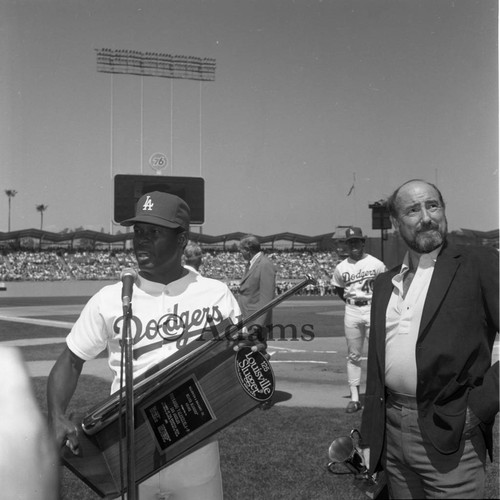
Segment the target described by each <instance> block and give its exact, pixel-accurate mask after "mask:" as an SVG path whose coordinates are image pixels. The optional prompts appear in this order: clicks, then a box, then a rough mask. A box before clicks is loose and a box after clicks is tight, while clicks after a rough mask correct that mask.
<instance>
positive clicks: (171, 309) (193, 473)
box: [47, 192, 241, 500]
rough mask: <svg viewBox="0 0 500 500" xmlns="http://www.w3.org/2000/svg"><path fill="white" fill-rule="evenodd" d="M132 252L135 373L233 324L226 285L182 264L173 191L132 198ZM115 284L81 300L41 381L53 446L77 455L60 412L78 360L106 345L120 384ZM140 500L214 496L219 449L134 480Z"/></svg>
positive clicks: (185, 216)
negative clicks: (44, 384)
mask: <svg viewBox="0 0 500 500" xmlns="http://www.w3.org/2000/svg"><path fill="white" fill-rule="evenodd" d="M122 225H134V251H135V255H136V258H137V262H138V265H139V276H138V277H137V279H136V280H135V283H134V286H133V293H132V318H131V322H130V324H131V335H132V337H133V358H134V360H133V372H134V378H135V377H137V376H139V375H141V374H144V373H146V372H147V371H148V370H149V369H150V368H153V367H155V366H157V365H158V363H159V362H160V361H162V360H164V359H166V358H168V357H169V356H171V355H172V354H173V353H175V352H177V351H178V350H179V349H182V348H183V347H184V346H185V345H187V344H188V343H189V342H192V341H193V340H195V339H196V338H200V336H201V335H206V331H207V330H205V333H203V329H204V328H205V327H206V326H207V325H209V324H212V325H217V324H219V323H220V322H221V321H223V320H224V319H226V318H230V319H231V320H232V321H233V322H237V321H238V320H239V318H240V315H241V314H240V309H239V306H238V303H237V301H236V299H235V298H234V296H233V294H232V293H231V292H230V290H229V288H228V287H227V286H226V285H225V284H224V283H222V282H220V281H217V280H214V279H210V278H206V277H203V276H202V275H200V274H199V273H197V272H196V271H194V270H190V269H187V268H185V267H183V266H182V264H181V262H182V254H183V250H184V248H185V246H186V243H187V238H188V230H189V207H188V205H187V204H186V203H185V202H184V201H183V200H181V199H180V198H178V197H177V196H174V195H171V194H167V193H161V192H152V193H148V194H146V195H144V196H143V197H142V198H140V199H139V201H138V203H137V209H136V216H135V217H133V218H132V219H129V220H127V221H124V222H122ZM121 293H122V284H121V283H115V284H112V285H109V286H105V287H104V288H102V289H101V290H100V291H99V292H97V293H96V294H95V295H94V296H93V297H92V298H91V299H90V300H89V302H88V303H87V304H86V306H85V308H84V309H83V311H82V313H81V315H80V317H79V319H78V320H77V322H76V323H75V325H74V326H73V328H72V330H71V332H70V333H69V335H68V337H67V340H66V344H67V345H66V348H65V351H64V352H63V353H62V354H61V356H60V358H59V359H58V360H57V362H56V364H55V366H54V367H53V369H52V371H51V373H50V376H49V381H48V387H47V398H48V410H49V422H50V424H51V426H52V429H53V431H54V434H55V436H56V440H57V442H58V444H61V445H64V444H66V446H68V447H69V448H70V449H71V450H72V451H73V452H74V453H78V442H77V437H76V433H75V424H74V423H73V422H71V420H70V419H69V418H68V417H66V416H65V411H66V407H67V405H68V403H69V401H70V399H71V397H72V395H73V393H74V390H75V388H76V384H77V381H78V378H79V375H80V372H81V369H82V365H83V363H84V362H85V361H87V360H89V359H92V358H95V357H96V356H97V355H98V354H99V353H100V352H101V351H103V350H104V349H107V350H108V354H109V367H110V369H111V371H112V373H113V382H112V386H111V392H112V393H113V392H115V391H117V390H118V389H119V387H120V371H121V369H120V368H121V345H120V344H121V338H122V323H123V308H122V307H123V306H122V300H121ZM138 494H139V495H138V496H139V498H140V499H141V500H150V499H151V500H152V499H155V500H157V499H166V498H175V499H176V500H220V499H221V498H222V481H221V473H220V464H219V448H218V442H217V440H215V439H213V440H212V441H210V442H209V443H208V444H206V445H205V446H203V447H202V448H200V449H198V450H196V451H194V452H193V453H191V454H189V455H187V456H186V457H184V458H182V459H180V460H178V461H177V462H175V463H174V464H172V465H170V466H168V467H166V468H164V469H162V470H160V471H159V472H158V473H157V474H155V475H153V476H152V477H150V478H148V479H147V480H145V481H144V482H142V483H141V484H140V485H139V488H138Z"/></svg>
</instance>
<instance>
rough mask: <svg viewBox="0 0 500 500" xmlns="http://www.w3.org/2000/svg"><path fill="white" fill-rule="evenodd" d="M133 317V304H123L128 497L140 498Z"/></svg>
mask: <svg viewBox="0 0 500 500" xmlns="http://www.w3.org/2000/svg"><path fill="white" fill-rule="evenodd" d="M131 317H132V304H131V303H129V304H128V305H124V306H123V345H124V348H125V399H126V406H125V408H126V410H125V417H126V427H125V428H126V435H127V448H126V450H127V498H128V500H136V499H137V498H138V495H137V493H138V491H137V485H136V484H135V435H134V434H135V424H134V381H133V365H132V363H133V355H132V335H131V332H130V318H131Z"/></svg>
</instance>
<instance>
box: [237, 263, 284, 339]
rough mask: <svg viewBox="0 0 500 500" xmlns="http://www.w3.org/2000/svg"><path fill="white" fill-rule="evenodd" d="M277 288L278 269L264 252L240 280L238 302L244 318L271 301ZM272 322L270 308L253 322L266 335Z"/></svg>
mask: <svg viewBox="0 0 500 500" xmlns="http://www.w3.org/2000/svg"><path fill="white" fill-rule="evenodd" d="M275 290H276V269H275V267H274V265H273V264H272V263H271V261H270V260H269V259H268V258H267V257H266V256H265V255H264V254H262V255H260V257H259V258H258V259H257V260H256V261H255V263H254V265H253V266H252V267H251V268H250V269H249V270H248V271H247V272H246V273H245V274H244V275H243V277H242V278H241V281H240V290H239V295H238V303H239V305H240V309H241V313H242V316H243V319H246V318H247V317H248V316H249V315H250V314H252V313H254V312H255V311H257V310H259V309H260V308H261V307H263V306H265V305H266V304H267V303H268V302H270V301H271V300H272V299H273V298H274V296H275ZM271 323H272V310H269V311H268V312H267V314H265V315H264V316H261V317H260V318H257V319H256V320H255V321H254V322H253V323H252V324H255V325H258V326H260V327H261V328H262V333H263V335H265V334H266V333H267V326H268V325H270V324H271ZM249 326H251V325H249Z"/></svg>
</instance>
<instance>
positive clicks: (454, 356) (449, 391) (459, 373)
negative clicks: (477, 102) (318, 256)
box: [361, 179, 499, 498]
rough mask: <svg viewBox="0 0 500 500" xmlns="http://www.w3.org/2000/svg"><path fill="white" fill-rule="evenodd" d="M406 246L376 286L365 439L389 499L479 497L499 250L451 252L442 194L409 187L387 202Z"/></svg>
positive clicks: (489, 422) (491, 398)
mask: <svg viewBox="0 0 500 500" xmlns="http://www.w3.org/2000/svg"><path fill="white" fill-rule="evenodd" d="M387 206H388V209H389V213H390V216H391V221H392V223H393V225H394V227H395V228H396V230H397V231H398V232H399V235H400V236H401V237H402V239H403V240H404V241H405V243H406V245H407V246H408V252H407V253H406V255H405V257H404V259H403V264H402V265H399V266H397V267H396V268H394V269H392V270H390V271H388V272H387V273H384V274H381V275H380V276H379V277H378V278H377V279H376V280H375V284H374V290H373V298H372V308H371V328H372V332H371V335H370V341H369V348H368V366H367V387H366V396H365V407H364V411H363V415H362V423H361V435H362V442H361V447H362V448H363V455H364V458H365V462H367V465H368V467H369V469H370V472H372V473H373V472H376V471H378V470H381V469H385V472H386V477H387V484H388V488H389V495H390V497H391V498H484V485H485V463H486V451H488V452H489V454H490V459H491V458H492V428H493V424H494V421H495V416H496V414H497V413H498V406H499V393H498V361H497V362H496V363H494V364H492V350H493V344H494V341H495V338H496V335H497V332H498V305H499V302H498V277H499V268H498V251H497V250H496V249H494V248H490V247H477V246H464V247H458V246H457V247H455V246H453V245H451V244H448V242H447V241H446V236H447V220H446V214H445V203H444V201H443V197H442V195H441V192H440V191H439V189H438V188H437V187H436V186H434V185H433V184H430V183H428V182H425V181H423V180H418V179H416V180H411V181H408V182H406V183H405V184H403V185H402V186H400V187H399V188H398V189H396V191H394V193H393V194H392V196H391V197H390V198H389V199H388V202H387Z"/></svg>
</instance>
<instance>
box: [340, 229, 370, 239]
mask: <svg viewBox="0 0 500 500" xmlns="http://www.w3.org/2000/svg"><path fill="white" fill-rule="evenodd" d="M345 240H346V241H349V240H366V236H363V231H361V228H360V227H348V228H347V229H346V232H345Z"/></svg>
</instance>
